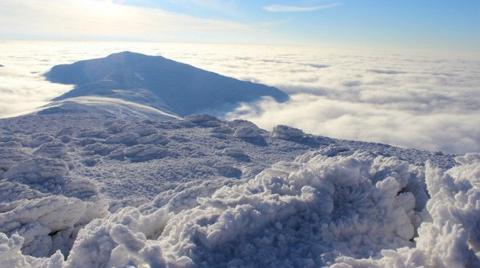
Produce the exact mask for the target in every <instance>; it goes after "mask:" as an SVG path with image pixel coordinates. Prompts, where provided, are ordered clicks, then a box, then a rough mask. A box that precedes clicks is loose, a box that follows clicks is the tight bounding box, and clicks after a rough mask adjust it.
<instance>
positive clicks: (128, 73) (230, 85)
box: [45, 51, 288, 116]
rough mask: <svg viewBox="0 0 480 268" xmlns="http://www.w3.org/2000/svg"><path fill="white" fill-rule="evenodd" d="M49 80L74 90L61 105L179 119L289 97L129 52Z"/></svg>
mask: <svg viewBox="0 0 480 268" xmlns="http://www.w3.org/2000/svg"><path fill="white" fill-rule="evenodd" d="M45 77H46V78H47V79H48V80H49V81H51V82H56V83H63V84H73V85H75V88H74V89H73V90H71V91H70V92H67V93H65V94H64V95H62V96H60V97H58V98H57V100H61V99H66V98H71V97H81V96H101V97H110V98H119V99H123V100H127V101H133V102H137V103H141V104H144V105H150V106H152V107H155V108H159V109H164V110H168V111H171V112H174V113H176V114H179V115H182V116H184V115H189V114H195V113H202V112H209V111H214V112H219V111H227V110H230V109H232V108H233V107H235V106H236V105H238V104H239V103H241V102H251V101H255V100H258V99H260V98H262V97H272V98H274V99H275V100H277V101H279V102H283V101H286V100H287V99H288V95H287V94H285V93H284V92H282V91H280V90H279V89H277V88H274V87H270V86H266V85H262V84H256V83H252V82H247V81H240V80H237V79H234V78H230V77H226V76H222V75H219V74H217V73H213V72H209V71H205V70H202V69H199V68H196V67H193V66H191V65H188V64H183V63H179V62H176V61H173V60H169V59H167V58H164V57H162V56H148V55H144V54H140V53H136V52H131V51H124V52H119V53H114V54H111V55H109V56H107V57H105V58H99V59H91V60H84V61H79V62H75V63H73V64H65V65H57V66H54V67H53V68H52V69H51V70H50V71H49V72H47V73H46V74H45Z"/></svg>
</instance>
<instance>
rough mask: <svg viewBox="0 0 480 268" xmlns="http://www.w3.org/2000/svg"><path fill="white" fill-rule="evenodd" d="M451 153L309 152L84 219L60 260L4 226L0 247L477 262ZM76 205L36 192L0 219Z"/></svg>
mask: <svg viewBox="0 0 480 268" xmlns="http://www.w3.org/2000/svg"><path fill="white" fill-rule="evenodd" d="M457 161H458V165H457V166H455V167H453V168H451V169H449V170H446V171H445V170H441V169H439V168H436V167H434V166H433V165H432V164H427V165H426V167H425V168H423V167H418V166H415V165H412V164H409V163H407V162H405V161H401V160H399V159H398V158H396V157H385V156H377V155H375V154H372V153H371V152H365V151H355V152H353V153H351V154H350V155H346V156H342V155H337V156H325V155H323V154H321V152H320V151H315V152H310V153H306V154H304V155H302V156H300V157H298V158H297V159H296V160H295V161H290V162H279V163H277V164H275V165H274V166H273V167H272V168H269V169H266V170H264V171H263V172H261V173H260V174H258V175H257V176H256V177H255V178H253V179H251V180H245V181H242V182H241V183H237V184H234V185H230V186H229V185H227V186H223V187H220V188H219V189H217V190H215V191H214V192H213V194H211V195H205V196H204V197H198V196H201V195H197V194H192V192H191V191H192V190H193V191H195V190H194V189H188V188H186V189H184V190H183V191H178V192H177V194H180V193H182V192H184V193H187V192H190V195H189V194H186V195H183V196H182V200H184V201H185V200H189V199H190V200H191V202H190V203H188V202H184V203H183V204H179V203H178V202H177V201H176V199H174V198H172V199H170V200H169V201H167V203H164V204H159V203H158V202H159V201H153V202H150V203H148V204H145V205H144V206H142V207H140V208H134V207H125V208H123V209H120V210H119V211H117V212H115V213H110V214H109V215H108V216H106V217H103V218H98V219H95V220H92V221H90V222H89V223H88V224H87V225H86V226H85V227H83V228H82V229H81V230H80V231H79V233H78V235H77V237H76V240H75V242H74V244H73V247H72V249H71V251H70V254H69V255H68V258H67V259H66V260H65V261H64V260H63V258H61V253H59V252H57V253H55V254H54V255H52V256H51V257H50V258H48V259H45V258H44V259H41V258H33V257H30V256H26V255H27V254H26V253H27V252H28V251H26V250H25V244H27V245H29V247H27V248H30V247H34V245H32V243H31V242H30V241H31V237H32V236H31V235H29V234H28V232H27V231H26V232H23V233H21V236H19V235H17V234H12V235H11V236H10V238H8V237H7V236H6V235H4V234H2V235H1V243H2V247H1V250H2V251H1V253H0V254H2V255H1V258H2V260H3V259H5V260H6V261H8V263H11V264H12V267H28V265H32V267H47V266H42V265H46V263H48V265H50V266H48V267H227V266H228V267H258V266H267V267H274V266H279V267H319V266H329V265H331V266H332V267H336V268H339V267H419V266H423V267H476V266H478V264H479V259H478V256H477V255H476V252H478V250H479V245H480V244H479V242H480V237H479V235H478V233H479V232H478V223H479V222H480V213H479V212H480V211H479V209H480V205H479V200H480V199H479V196H480V191H479V188H478V185H479V181H478V180H479V175H480V173H479V171H480V156H479V155H466V156H463V157H458V158H457ZM427 191H428V195H429V196H430V198H429V197H428V196H427V195H426V193H427ZM189 196H190V197H189ZM195 197H198V198H195ZM159 198H161V197H159ZM177 200H178V199H177ZM60 201H62V202H61V203H62V205H60V204H58V202H60ZM185 203H188V204H185ZM58 206H59V207H58ZM86 207H87V205H86V203H85V202H82V201H80V200H73V199H70V200H62V199H60V198H53V197H52V198H47V199H40V200H39V201H36V202H32V203H28V204H26V205H24V206H23V207H22V209H21V210H20V209H18V208H15V209H17V210H19V212H16V213H13V215H12V216H10V214H12V213H10V212H7V213H2V214H1V215H2V218H0V219H2V220H3V221H2V225H1V226H6V225H5V224H4V222H5V221H6V219H8V221H9V222H18V221H19V219H38V220H37V224H41V226H42V228H47V229H49V230H48V231H44V232H43V233H46V232H51V231H52V230H63V229H64V228H65V227H66V226H71V225H72V223H73V222H82V221H85V218H84V219H80V218H81V216H80V215H83V214H82V213H81V212H84V213H85V210H87V209H86ZM33 208H35V209H33ZM67 208H68V211H69V212H72V211H75V210H79V212H75V213H67V210H66V209H67ZM15 209H13V210H12V211H14V210H15ZM40 215H41V216H40ZM45 215H46V216H45ZM7 225H8V224H7ZM3 228H4V227H3ZM32 228H33V229H35V228H34V227H32ZM37 228H39V227H37ZM4 229H5V228H4ZM17 230H18V228H17ZM36 232H37V233H39V232H40V231H36ZM62 232H65V231H62ZM37 241H39V242H38V243H37V244H42V245H44V244H45V242H43V241H42V240H37ZM52 241H53V242H52V243H54V241H55V239H52ZM22 245H23V246H22ZM22 247H23V248H24V249H23V253H20V248H22ZM15 265H16V266H15Z"/></svg>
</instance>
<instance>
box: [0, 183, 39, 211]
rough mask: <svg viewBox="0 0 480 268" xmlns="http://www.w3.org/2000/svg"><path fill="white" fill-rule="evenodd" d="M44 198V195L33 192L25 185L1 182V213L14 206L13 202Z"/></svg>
mask: <svg viewBox="0 0 480 268" xmlns="http://www.w3.org/2000/svg"><path fill="white" fill-rule="evenodd" d="M42 196H44V194H42V193H41V192H39V191H36V190H33V189H32V188H30V187H29V186H27V185H25V184H21V183H17V182H11V181H6V180H3V181H0V212H2V211H4V210H5V209H6V208H8V207H9V206H10V205H12V204H11V202H13V201H17V200H21V199H34V198H38V197H42ZM9 203H10V204H9Z"/></svg>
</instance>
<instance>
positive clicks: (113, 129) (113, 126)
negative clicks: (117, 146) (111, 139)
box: [105, 122, 126, 134]
mask: <svg viewBox="0 0 480 268" xmlns="http://www.w3.org/2000/svg"><path fill="white" fill-rule="evenodd" d="M105 126H106V127H107V131H108V132H109V133H111V134H117V133H120V132H122V131H123V130H124V129H125V128H126V125H125V124H124V123H120V122H108V123H105Z"/></svg>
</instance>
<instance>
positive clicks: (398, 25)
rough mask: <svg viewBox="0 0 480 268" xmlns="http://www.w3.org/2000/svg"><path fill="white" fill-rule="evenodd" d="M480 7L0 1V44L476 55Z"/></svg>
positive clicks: (313, 0)
mask: <svg viewBox="0 0 480 268" xmlns="http://www.w3.org/2000/svg"><path fill="white" fill-rule="evenodd" d="M479 14H480V1H470V0H442V1H437V0H423V1H415V0H404V1H391V0H364V1H357V0H338V1H337V0H331V1H328V0H298V1H297V0H296V1H285V0H258V1H240V0H175V1H174V0H49V1H40V0H2V1H0V39H3V40H12V39H15V40H18V39H24V40H25V39H27V40H32V39H35V40H38V39H41V40H93V41H105V40H115V41H157V42H158V41H169V42H217V43H244V44H245V43H254V44H301V45H314V46H317V45H323V46H342V47H387V48H389V47H394V48H419V49H442V50H450V51H456V52H458V51H475V52H478V50H479V49H478V48H479V47H480V35H478V34H477V31H478V28H479V27H480V16H479Z"/></svg>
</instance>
